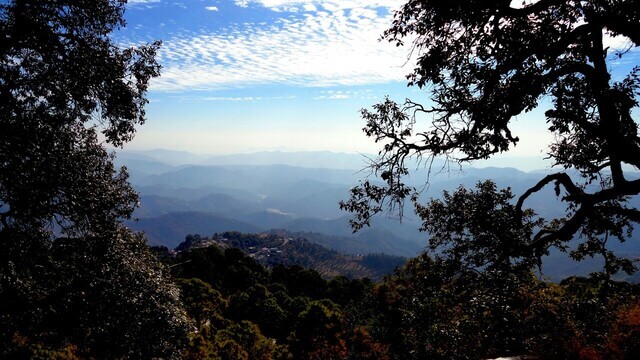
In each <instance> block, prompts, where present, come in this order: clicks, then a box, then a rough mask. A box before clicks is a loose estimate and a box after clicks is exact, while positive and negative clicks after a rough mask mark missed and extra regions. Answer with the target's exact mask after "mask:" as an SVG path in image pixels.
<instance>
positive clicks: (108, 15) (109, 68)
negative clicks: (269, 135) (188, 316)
mask: <svg viewBox="0 0 640 360" xmlns="http://www.w3.org/2000/svg"><path fill="white" fill-rule="evenodd" d="M125 3H126V2H125V1H116V0H52V1H35V0H33V1H32V0H12V1H3V2H2V3H1V4H0V159H1V160H0V337H1V339H0V341H1V342H2V343H3V346H2V347H0V354H2V355H0V356H3V355H7V354H11V353H12V352H17V351H25V349H26V351H28V349H29V348H32V347H33V346H32V345H34V344H39V345H38V346H40V347H41V348H42V347H44V348H51V349H53V350H55V349H57V348H62V349H70V348H69V347H68V345H69V344H72V345H73V346H72V348H74V349H76V350H74V351H76V353H77V354H78V355H80V356H83V357H98V358H120V357H129V358H150V357H164V358H171V357H174V356H177V354H178V351H179V350H180V348H181V344H182V342H183V341H184V340H185V337H186V326H185V325H186V322H185V318H184V316H183V312H182V311H181V310H180V307H179V303H178V294H177V289H176V288H175V287H174V286H173V285H170V284H168V283H167V280H166V273H165V272H164V270H163V269H162V267H161V266H159V265H158V264H157V261H156V260H155V258H154V257H153V256H152V255H151V253H150V252H149V250H148V248H147V246H146V243H145V240H144V238H142V237H141V236H139V235H136V234H133V233H131V232H130V231H128V230H127V229H126V228H124V227H123V225H122V224H121V221H122V220H123V219H128V218H130V216H131V213H132V211H133V209H134V207H135V205H136V203H137V200H138V198H137V195H136V193H135V192H134V191H133V189H132V188H131V186H130V185H129V183H128V182H127V177H128V175H127V173H126V171H125V170H124V169H122V170H120V171H117V170H116V169H115V168H114V165H113V162H112V160H113V155H110V154H109V153H108V152H107V150H106V149H105V147H104V145H103V144H111V145H114V146H121V145H123V144H124V143H125V142H127V141H129V140H130V139H132V137H133V135H134V133H135V126H136V125H138V124H142V123H143V122H144V120H145V112H144V105H145V104H146V103H147V99H146V92H147V86H148V82H149V80H150V79H151V78H153V77H155V76H157V75H158V74H159V65H158V64H157V63H156V61H155V59H154V56H155V53H156V50H157V49H158V46H159V44H158V43H153V44H149V45H142V46H139V47H131V48H123V47H121V46H120V45H119V44H114V43H113V42H112V39H111V35H110V34H111V32H112V31H113V30H115V29H117V28H119V27H121V26H123V25H124V20H123V12H124V10H125ZM13 354H14V355H15V354H16V353H13ZM7 356H8V355H7Z"/></svg>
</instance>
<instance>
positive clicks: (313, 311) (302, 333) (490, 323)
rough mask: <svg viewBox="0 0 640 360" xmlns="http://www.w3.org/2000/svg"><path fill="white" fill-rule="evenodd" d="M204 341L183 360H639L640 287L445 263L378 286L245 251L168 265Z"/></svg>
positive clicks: (406, 270) (205, 251)
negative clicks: (534, 359)
mask: <svg viewBox="0 0 640 360" xmlns="http://www.w3.org/2000/svg"><path fill="white" fill-rule="evenodd" d="M156 251H157V253H158V255H163V256H160V257H161V258H163V259H164V261H165V262H167V264H170V265H171V266H172V270H173V274H174V276H176V277H178V278H179V280H178V284H179V286H180V289H181V291H182V300H183V302H184V305H185V307H186V309H187V311H188V314H189V316H190V317H191V319H192V320H193V322H194V323H195V324H197V331H193V332H192V334H191V341H190V344H189V347H188V349H187V351H186V352H185V353H184V354H183V355H184V356H185V357H186V358H192V359H200V358H214V359H215V358H222V359H225V358H234V359H235V358H238V359H482V358H489V357H498V356H506V355H526V354H530V355H535V356H538V357H539V358H544V359H604V358H606V359H635V358H636V357H638V356H640V347H638V344H640V342H638V341H639V340H640V321H639V320H638V319H640V317H638V316H639V315H640V286H638V285H632V284H628V283H618V282H613V281H610V280H609V279H606V278H605V277H602V276H600V275H597V274H596V275H593V276H592V277H590V278H568V279H566V280H565V281H563V282H562V283H561V284H553V283H548V282H545V281H541V280H539V279H538V278H537V277H536V276H534V274H533V273H532V272H528V271H526V270H524V269H523V268H521V267H520V268H519V269H521V271H517V270H516V271H513V272H512V273H510V274H506V273H504V272H496V271H481V270H479V269H471V268H468V269H461V268H460V267H459V266H458V264H457V262H456V261H455V260H454V259H453V258H451V257H447V256H440V257H435V258H434V257H431V256H429V255H427V254H424V255H421V256H419V257H417V258H414V259H411V260H410V261H409V262H408V263H407V264H406V265H405V266H404V267H403V268H400V269H398V270H396V272H395V273H394V274H393V275H390V276H387V277H385V279H384V280H383V281H380V282H377V283H372V282H371V281H369V280H366V279H364V280H362V279H348V278H346V277H334V278H323V277H322V276H320V274H319V273H317V272H316V271H314V270H310V269H305V268H302V267H300V266H297V265H294V266H290V267H288V266H283V265H278V266H275V267H274V268H272V269H270V270H268V269H266V268H264V267H263V266H261V265H259V264H258V263H257V262H255V260H253V259H251V258H249V257H247V256H245V255H244V254H243V253H242V252H241V251H240V250H239V249H235V248H220V247H218V246H216V245H213V244H212V245H209V246H207V247H200V248H197V247H193V248H190V249H188V250H184V251H182V252H179V253H178V254H176V255H174V256H172V255H170V253H169V252H168V250H166V249H165V251H164V252H163V251H161V249H160V248H156Z"/></svg>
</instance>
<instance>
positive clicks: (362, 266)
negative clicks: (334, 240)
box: [176, 230, 407, 280]
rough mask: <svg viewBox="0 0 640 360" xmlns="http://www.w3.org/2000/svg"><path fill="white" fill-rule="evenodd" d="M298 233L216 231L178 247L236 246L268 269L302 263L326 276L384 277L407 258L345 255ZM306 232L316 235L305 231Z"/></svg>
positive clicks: (196, 236) (181, 248)
mask: <svg viewBox="0 0 640 360" xmlns="http://www.w3.org/2000/svg"><path fill="white" fill-rule="evenodd" d="M298 235H300V234H293V233H290V232H288V231H286V230H271V231H270V232H269V233H260V234H245V233H240V232H237V231H232V232H224V233H219V234H218V233H215V234H213V235H212V236H211V237H207V236H201V235H199V234H190V235H187V236H186V238H185V241H184V242H182V243H181V244H179V245H178V246H177V247H176V250H177V251H184V250H188V249H190V248H194V247H203V246H209V245H216V246H219V247H223V248H226V247H234V248H237V249H240V250H242V251H243V252H244V253H245V254H247V255H249V256H250V257H251V258H253V259H254V260H256V261H257V262H258V263H260V264H261V265H264V266H266V267H268V268H270V267H273V266H276V265H287V266H292V265H300V266H302V267H305V268H308V269H313V270H316V271H317V272H318V273H320V275H322V276H323V277H334V276H346V277H348V278H365V277H366V278H369V279H372V280H380V279H382V277H383V276H384V275H387V274H389V273H391V272H393V270H394V269H395V268H396V267H399V266H402V265H403V264H404V263H405V262H406V261H407V259H406V258H404V257H401V256H393V255H388V254H366V255H353V254H342V253H339V252H337V251H335V250H329V249H327V248H325V247H323V246H321V245H318V244H316V243H313V242H311V241H309V240H307V239H306V237H297V236H298ZM306 235H313V234H311V233H306V234H302V236H306ZM316 235H317V234H316ZM294 236H296V237H294Z"/></svg>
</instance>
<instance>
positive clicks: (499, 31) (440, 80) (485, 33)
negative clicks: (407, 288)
mask: <svg viewBox="0 0 640 360" xmlns="http://www.w3.org/2000/svg"><path fill="white" fill-rule="evenodd" d="M639 29H640V1H638V0H627V1H608V0H569V1H564V0H562V1H561V0H538V1H523V2H522V3H520V2H512V1H457V0H454V1H440V0H409V1H408V2H407V3H406V4H405V5H404V6H402V8H401V9H400V10H399V11H398V12H396V14H395V17H394V21H393V24H392V26H391V28H390V29H388V30H387V31H386V32H385V33H384V35H383V39H386V40H388V41H390V42H393V43H395V44H397V45H398V46H400V45H403V44H404V41H405V40H408V41H411V44H410V46H411V53H412V54H413V55H416V56H417V63H416V67H415V69H414V70H413V71H412V72H411V73H410V74H409V75H408V76H407V79H408V81H409V85H411V86H418V87H419V88H421V89H429V90H430V93H431V96H430V101H427V102H425V103H420V102H415V101H412V100H407V101H406V102H405V103H404V104H402V105H401V104H398V103H396V102H394V101H391V100H390V99H386V100H385V101H384V102H382V103H380V104H377V105H375V106H374V108H373V110H362V117H363V118H364V119H365V120H366V126H365V128H364V132H365V133H366V135H367V136H369V137H372V138H373V139H374V140H375V141H376V142H379V143H381V144H382V149H381V150H380V152H379V156H378V157H377V158H375V159H373V160H372V164H371V170H372V173H373V174H375V175H376V176H379V177H380V178H381V179H382V181H383V185H378V183H375V182H372V181H365V182H363V183H362V184H361V185H360V186H358V187H356V188H354V189H352V191H351V198H350V200H349V201H346V202H343V203H342V204H341V206H342V208H343V209H347V210H349V211H352V212H354V213H355V218H354V220H353V221H352V224H353V226H354V227H355V229H358V228H360V227H362V226H364V225H367V224H368V223H369V220H370V218H371V217H372V216H373V215H375V214H376V213H379V212H381V211H384V210H385V209H389V210H391V211H398V213H397V215H398V216H400V217H401V216H402V205H403V204H404V202H405V200H408V199H411V200H414V201H417V199H418V196H417V195H416V194H415V190H414V189H412V188H411V187H409V186H407V185H406V184H405V183H404V178H405V176H406V175H407V174H408V172H409V169H408V167H409V164H410V163H411V164H413V161H414V160H415V159H416V158H417V159H421V160H422V161H426V162H427V163H431V162H430V161H431V160H433V158H434V157H445V158H446V159H447V160H453V161H456V162H459V163H465V162H471V161H473V160H477V159H486V158H489V157H491V156H492V155H494V154H496V153H501V152H504V151H508V150H509V149H510V148H511V147H512V146H515V145H516V144H517V143H518V141H519V138H518V136H517V134H513V133H512V131H511V123H512V121H513V119H515V118H516V117H517V116H518V115H521V114H523V113H526V112H528V111H531V110H533V109H535V108H537V107H538V106H539V105H547V104H550V109H549V110H547V111H546V122H547V124H548V128H549V130H550V131H551V132H552V133H553V134H554V139H555V140H554V142H553V143H551V144H550V146H549V154H548V155H549V157H550V158H551V159H553V160H554V161H555V165H556V166H557V167H560V168H562V169H563V171H559V172H557V173H554V174H551V175H548V176H545V177H544V178H542V179H541V180H540V181H539V182H538V183H537V184H536V185H535V186H533V187H532V188H530V189H529V190H528V191H526V192H525V193H524V194H522V196H520V198H519V199H518V201H517V202H516V209H515V211H516V213H517V214H522V209H523V206H524V204H525V202H526V200H527V199H528V198H530V197H531V196H532V195H534V193H536V192H537V191H539V190H541V189H542V188H543V187H545V186H551V185H552V184H555V189H556V193H557V195H558V197H560V198H561V199H562V200H563V201H564V202H566V204H567V209H566V215H565V216H564V217H562V218H559V219H555V220H550V221H548V222H546V223H545V224H544V225H543V226H541V227H539V230H538V231H537V232H536V233H535V234H532V236H531V237H530V238H529V239H528V241H527V242H526V243H525V244H523V245H524V246H526V247H527V248H528V250H529V251H530V252H532V253H537V254H538V255H540V254H542V253H544V251H545V250H546V249H548V248H549V247H550V246H553V245H558V246H561V245H562V244H563V243H565V242H567V241H569V240H571V239H572V238H573V236H574V235H575V234H576V233H578V232H579V231H581V230H584V229H585V227H590V229H591V230H595V231H596V233H595V234H597V235H598V237H599V238H600V239H602V238H603V237H605V236H607V234H609V235H611V237H617V238H618V239H619V240H620V241H624V240H625V238H626V235H625V228H628V226H629V225H631V224H630V222H637V221H640V211H639V210H638V209H635V208H633V207H631V206H629V205H628V203H627V200H628V197H629V196H633V195H636V194H638V193H640V179H636V178H634V177H633V176H631V175H630V174H629V172H628V171H629V170H631V169H636V170H637V169H638V168H640V138H639V137H638V125H637V120H634V118H633V114H634V112H633V111H634V109H636V108H637V107H638V96H639V94H640V66H631V69H629V68H630V67H626V66H623V65H620V63H617V65H615V67H616V68H617V70H618V71H620V72H624V71H627V72H628V73H627V74H624V73H623V74H620V75H616V76H615V77H614V78H612V75H611V68H612V66H614V64H616V63H615V62H616V61H620V59H622V62H624V61H626V60H625V59H626V58H627V57H628V55H629V52H630V51H629V50H631V49H632V48H636V47H637V46H638V45H640V30H639ZM608 36H618V37H619V39H623V40H626V41H627V45H626V48H625V49H621V50H614V49H612V48H611V47H610V46H609V45H608V44H607V37H608ZM631 61H633V58H632V59H631ZM543 98H546V99H549V100H550V101H549V103H547V102H545V103H541V99H543ZM568 170H577V173H578V174H579V175H580V176H578V177H570V176H569V173H570V172H569V171H568ZM587 185H590V186H588V187H587ZM602 217H609V218H611V217H616V218H617V219H618V220H616V221H613V222H611V223H610V224H604V223H603V222H600V224H598V225H597V226H593V224H592V225H589V222H590V221H591V220H590V219H594V218H602ZM579 250H586V249H585V248H582V249H579ZM584 253H585V254H588V253H589V251H586V252H584ZM609 255H610V254H609V253H604V256H609ZM609 263H610V264H611V263H613V262H612V261H609ZM612 268H613V269H615V268H620V266H618V265H615V266H613V267H612ZM622 268H625V269H627V270H629V268H628V267H627V266H626V264H625V266H622Z"/></svg>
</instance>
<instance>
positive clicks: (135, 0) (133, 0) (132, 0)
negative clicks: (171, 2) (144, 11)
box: [127, 0, 160, 5]
mask: <svg viewBox="0 0 640 360" xmlns="http://www.w3.org/2000/svg"><path fill="white" fill-rule="evenodd" d="M158 2H160V0H129V1H127V4H128V5H138V4H152V3H158Z"/></svg>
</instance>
